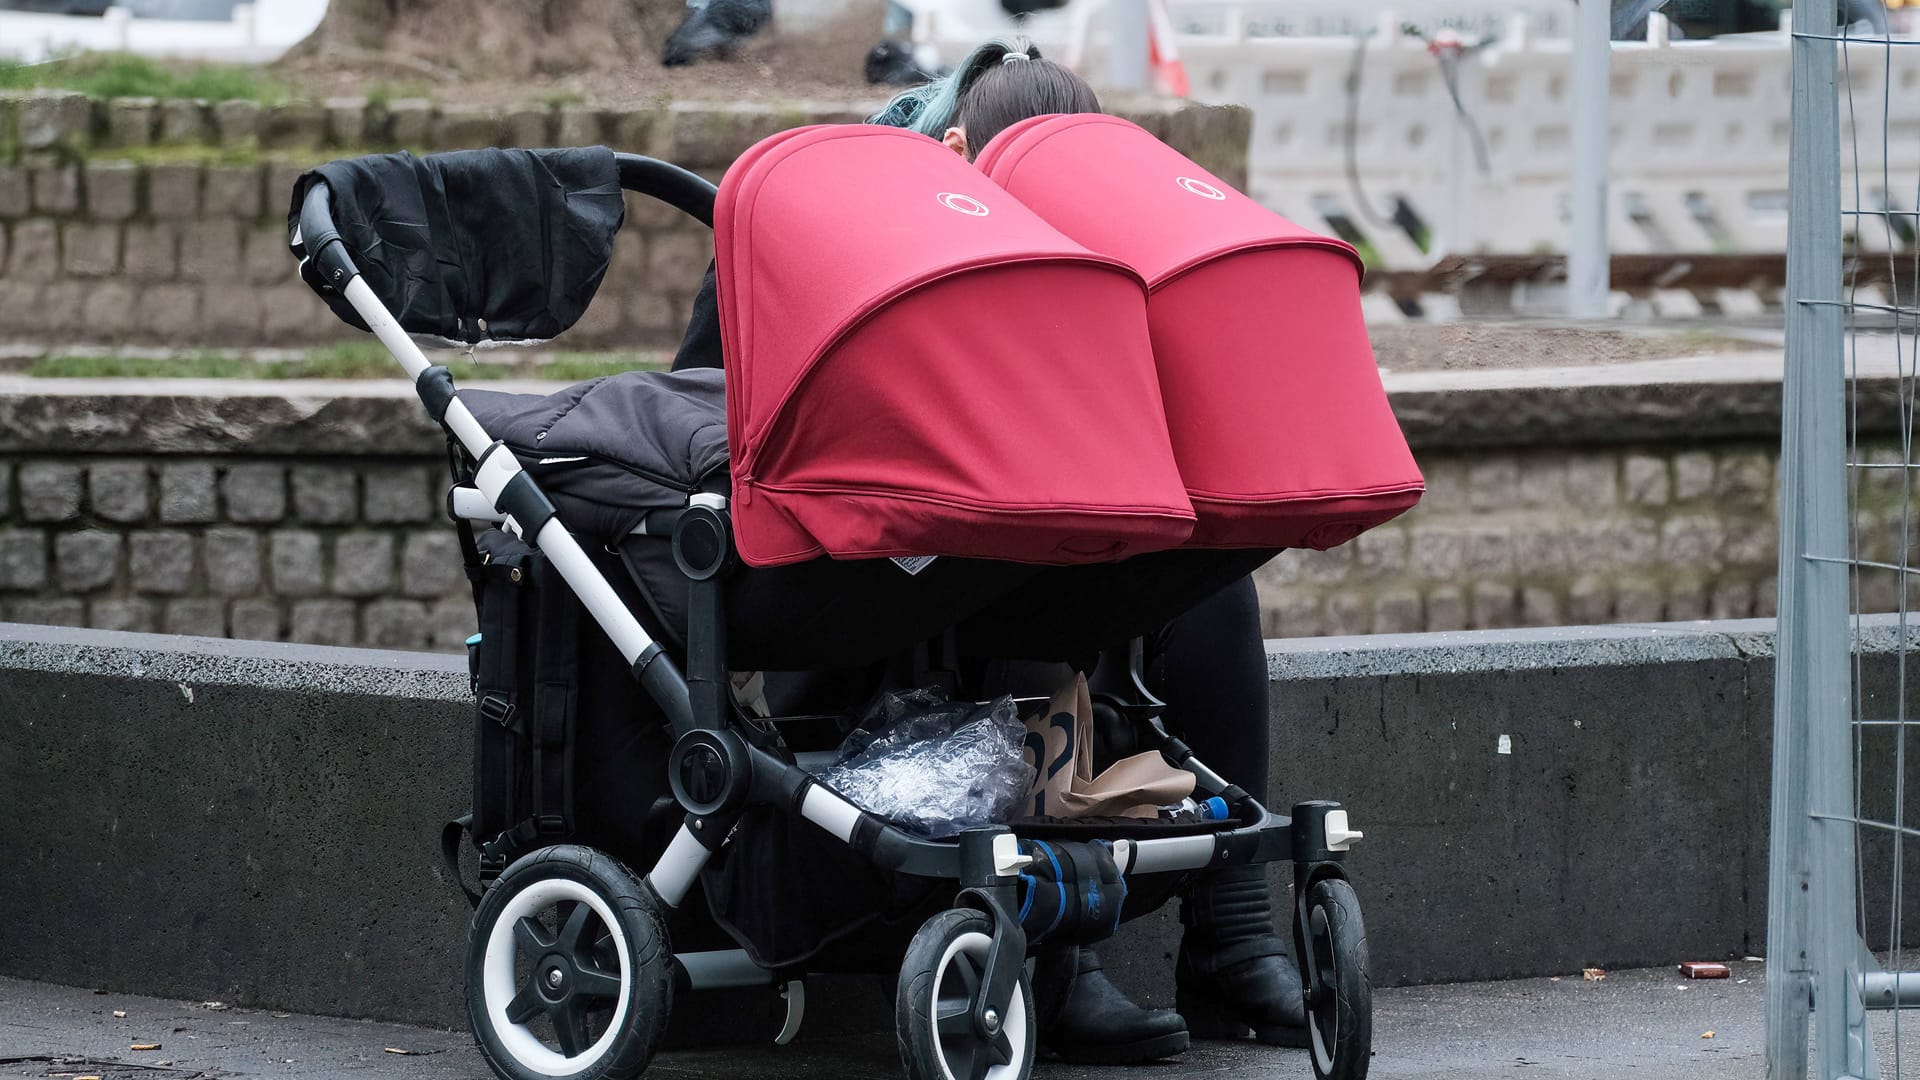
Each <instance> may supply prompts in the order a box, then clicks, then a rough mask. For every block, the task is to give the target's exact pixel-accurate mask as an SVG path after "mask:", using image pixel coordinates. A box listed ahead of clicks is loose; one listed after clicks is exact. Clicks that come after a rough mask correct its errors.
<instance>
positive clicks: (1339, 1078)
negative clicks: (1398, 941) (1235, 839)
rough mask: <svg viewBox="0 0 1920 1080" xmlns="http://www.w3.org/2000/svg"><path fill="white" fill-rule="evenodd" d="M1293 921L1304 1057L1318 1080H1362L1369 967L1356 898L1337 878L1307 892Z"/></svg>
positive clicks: (1368, 1034) (1368, 1054)
mask: <svg viewBox="0 0 1920 1080" xmlns="http://www.w3.org/2000/svg"><path fill="white" fill-rule="evenodd" d="M1306 921H1307V925H1306V926H1305V927H1302V926H1300V925H1299V923H1300V920H1299V919H1298V918H1296V919H1295V920H1294V923H1295V925H1294V928H1293V933H1294V956H1295V957H1296V958H1298V960H1299V964H1300V978H1301V982H1302V983H1303V984H1304V985H1306V986H1307V987H1308V988H1309V993H1308V997H1307V1037H1308V1043H1307V1048H1308V1056H1309V1058H1310V1059H1311V1060H1312V1063H1313V1075H1314V1076H1315V1077H1317V1078H1318V1080H1366V1075H1367V1066H1368V1065H1369V1063H1370V1060H1371V1058H1372V1057H1373V968H1372V966H1371V962H1370V961H1369V959H1368V957H1367V926H1366V923H1365V922H1364V921H1363V920H1362V919H1361V917H1360V898H1359V897H1358V896H1357V895H1355V894H1354V891H1353V886H1352V885H1351V884H1349V883H1348V882H1347V881H1345V880H1344V879H1342V878H1321V879H1320V880H1319V881H1316V882H1314V883H1313V886H1312V887H1311V888H1310V889H1308V890H1307V902H1306Z"/></svg>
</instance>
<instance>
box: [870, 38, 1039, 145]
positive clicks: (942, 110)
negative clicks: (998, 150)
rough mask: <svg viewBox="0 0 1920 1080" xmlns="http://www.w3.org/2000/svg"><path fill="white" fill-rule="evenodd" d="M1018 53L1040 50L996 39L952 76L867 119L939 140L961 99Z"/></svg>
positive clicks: (1035, 54) (902, 95)
mask: <svg viewBox="0 0 1920 1080" xmlns="http://www.w3.org/2000/svg"><path fill="white" fill-rule="evenodd" d="M1016 52H1017V53H1025V54H1026V55H1027V56H1028V57H1029V58H1032V59H1036V60H1037V59H1039V58H1040V50H1039V49H1036V48H1034V47H1033V45H1032V44H1030V43H1029V42H1027V41H1026V40H1025V39H1024V38H994V39H993V40H991V41H988V42H985V43H984V44H982V45H980V46H978V47H977V48H975V49H974V50H973V51H972V52H970V53H968V54H967V56H966V59H964V60H962V61H960V64H959V66H958V67H955V68H954V69H953V72H952V73H951V74H948V75H942V76H941V77H940V78H938V79H935V80H933V81H932V82H929V83H926V84H924V85H921V86H915V87H912V88H910V89H907V90H902V91H900V92H899V93H898V94H895V95H894V96H893V100H892V101H889V102H887V104H886V107H885V108H883V109H881V110H880V111H879V112H877V113H874V114H873V115H872V116H869V117H867V123H869V124H884V125H885V126H887V127H898V128H906V129H907V130H908V131H917V132H919V133H920V134H922V135H928V136H931V137H933V138H936V139H937V138H939V137H940V136H942V135H944V134H946V131H947V129H948V128H950V127H952V126H953V119H954V117H955V116H957V115H958V114H959V112H960V99H961V98H962V97H964V96H965V95H966V93H967V91H968V90H970V89H972V88H973V84H974V83H976V82H978V81H979V80H980V76H981V75H983V74H985V73H986V72H987V71H989V70H991V69H992V68H993V66H994V65H996V64H1004V63H1006V62H1007V54H1009V53H1016ZM1014 62H1015V63H1019V61H1017V60H1016V61H1014Z"/></svg>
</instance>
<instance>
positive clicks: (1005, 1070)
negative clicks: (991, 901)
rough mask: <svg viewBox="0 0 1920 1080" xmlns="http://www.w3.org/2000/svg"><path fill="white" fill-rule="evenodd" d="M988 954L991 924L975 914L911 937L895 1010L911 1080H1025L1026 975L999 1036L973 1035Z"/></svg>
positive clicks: (1030, 1035)
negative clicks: (975, 1009)
mask: <svg viewBox="0 0 1920 1080" xmlns="http://www.w3.org/2000/svg"><path fill="white" fill-rule="evenodd" d="M992 947H993V924H992V922H991V921H990V920H989V919H988V917H987V916H986V915H984V914H982V913H981V912H978V911H968V910H954V911H943V912H941V913H940V914H938V915H935V916H934V917H933V918H931V919H928V920H927V921H926V924H925V925H923V926H922V927H920V931H919V932H918V933H916V934H915V935H914V936H913V943H912V944H911V945H909V946H907V955H906V959H904V960H903V961H901V963H900V982H899V988H898V989H897V990H896V991H895V1003H894V1021H895V1026H896V1028H897V1033H898V1036H899V1039H900V1061H901V1063H902V1064H904V1065H905V1066H906V1069H907V1076H908V1078H909V1080H1027V1077H1028V1076H1029V1075H1030V1074H1031V1073H1032V1072H1033V1046H1034V1037H1035V1027H1034V1022H1033V994H1032V991H1031V988H1030V987H1029V986H1028V985H1027V976H1026V973H1025V972H1024V971H1023V972H1021V974H1020V979H1019V982H1018V983H1016V984H1015V985H1014V988H1013V998H1012V1000H1010V1001H1009V1002H1008V1003H1007V1009H1006V1013H1007V1015H1006V1016H1005V1017H1003V1018H999V1019H998V1020H997V1021H996V1023H997V1025H998V1030H996V1031H994V1032H993V1033H992V1035H991V1036H990V1037H982V1036H981V1035H980V1034H979V1033H978V1032H977V1031H975V1030H974V1026H973V1007H974V1003H975V1000H976V998H977V996H978V995H979V993H980V992H981V988H982V984H983V983H984V982H985V974H986V970H987V954H988V952H989V951H990V950H991V948H992Z"/></svg>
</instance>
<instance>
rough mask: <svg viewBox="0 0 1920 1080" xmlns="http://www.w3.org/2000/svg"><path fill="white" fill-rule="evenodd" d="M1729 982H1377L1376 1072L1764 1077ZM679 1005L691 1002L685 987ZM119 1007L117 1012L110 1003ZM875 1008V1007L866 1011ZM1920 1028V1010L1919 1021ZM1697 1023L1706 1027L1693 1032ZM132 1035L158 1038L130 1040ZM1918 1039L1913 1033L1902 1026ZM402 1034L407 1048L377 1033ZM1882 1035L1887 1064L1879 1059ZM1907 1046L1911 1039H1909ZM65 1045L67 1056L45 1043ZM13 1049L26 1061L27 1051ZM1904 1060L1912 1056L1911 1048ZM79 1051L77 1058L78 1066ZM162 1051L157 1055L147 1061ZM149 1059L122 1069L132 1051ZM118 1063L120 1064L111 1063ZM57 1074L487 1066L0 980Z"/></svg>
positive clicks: (1251, 1077)
mask: <svg viewBox="0 0 1920 1080" xmlns="http://www.w3.org/2000/svg"><path fill="white" fill-rule="evenodd" d="M1733 968H1734V977H1733V978H1732V979H1730V980H1726V981H1714V982H1690V981H1687V980H1683V979H1681V978H1679V977H1678V976H1677V975H1676V974H1675V973H1674V972H1673V970H1672V969H1670V968H1666V969H1650V970H1641V971H1621V972H1614V973H1612V974H1610V975H1609V976H1608V977H1607V978H1606V979H1605V980H1604V981H1600V982H1588V981H1585V980H1584V979H1582V977H1581V976H1580V974H1579V973H1578V972H1574V973H1571V974H1570V975H1569V976H1566V977H1561V978H1559V979H1527V980H1518V981H1513V982H1497V983H1467V984H1459V985H1453V986H1426V987H1408V988H1402V989H1391V990H1383V991H1380V992H1379V994H1378V996H1377V998H1376V1010H1375V1033H1376V1034H1375V1051H1376V1052H1375V1057H1374V1061H1373V1067H1372V1069H1371V1076H1373V1077H1374V1078H1376V1080H1410V1078H1428V1077H1488V1076H1496V1075H1519V1076H1528V1077H1552V1078H1566V1080H1574V1078H1581V1080H1610V1078H1616V1077H1621V1078H1624V1077H1633V1078H1635V1080H1680V1078H1689V1080H1690V1078H1693V1077H1759V1076H1761V1075H1763V1074H1764V1072H1765V1065H1764V1058H1763V1053H1764V1046H1765V1026H1764V1020H1763V1015H1764V1011H1765V1010H1764V995H1763V992H1762V979H1761V965H1760V964H1758V963H1736V964H1734V965H1733ZM683 1007H689V1008H693V1007H698V1005H697V999H691V1000H689V1001H688V1002H687V1003H686V1004H685V1005H684V1006H683ZM114 1010H121V1011H124V1012H125V1013H126V1014H127V1015H126V1017H125V1018H116V1017H114V1015H113V1012H114ZM879 1019H881V1017H880V1016H879V1015H878V1013H877V1012H876V1020H879ZM1914 1027H1916V1028H1920V1025H1914ZM1708 1032H1711V1033H1712V1037H1711V1038H1708V1037H1705V1036H1706V1035H1707V1033H1708ZM136 1041H144V1042H157V1043H159V1044H160V1045H161V1049H160V1050H158V1051H152V1052H145V1053H134V1052H132V1051H130V1050H129V1049H128V1047H129V1046H130V1045H132V1044H133V1043H134V1042H136ZM1903 1041H1905V1042H1909V1043H1920V1040H1906V1039H1903ZM388 1047H393V1048H395V1049H399V1050H407V1051H410V1052H411V1053H410V1054H408V1055H406V1056H401V1055H396V1054H390V1053H387V1052H386V1048H388ZM1888 1049H1889V1048H1887V1047H1883V1065H1884V1066H1886V1073H1887V1075H1892V1068H1891V1066H1892V1061H1891V1058H1890V1055H1889V1054H1888V1053H1887V1050H1888ZM1908 1050H1909V1051H1910V1052H1912V1053H1920V1046H1916V1045H1909V1046H1908ZM61 1058H66V1059H79V1060H69V1061H67V1062H66V1063H65V1064H62V1063H60V1062H58V1061H55V1060H49V1059H61ZM23 1059H24V1060H23ZM1911 1060H1913V1061H1915V1062H1920V1056H1916V1057H1913V1058H1912V1059H1911ZM87 1062H92V1064H87V1066H86V1067H85V1068H76V1066H78V1065H82V1064H86V1063H87ZM162 1062H165V1063H166V1065H165V1066H163V1067H160V1068H155V1067H154V1066H160V1064H161V1063H162ZM135 1064H137V1065H142V1066H146V1067H145V1068H128V1066H129V1065H135ZM116 1065H118V1066H119V1068H117V1069H116ZM54 1074H66V1075H69V1076H71V1075H75V1074H82V1075H98V1076H101V1077H102V1078H103V1080H121V1078H123V1077H132V1076H140V1077H151V1078H153V1080H168V1078H191V1077H208V1078H223V1080H224V1078H228V1077H234V1078H243V1077H333V1076H342V1077H345V1076H351V1077H364V1078H366V1080H389V1078H391V1080H466V1078H477V1080H483V1078H485V1077H487V1076H488V1075H489V1074H488V1072H487V1070H486V1067H485V1065H484V1063H483V1062H482V1061H481V1060H480V1058H479V1055H478V1054H477V1053H476V1052H475V1051H474V1050H473V1048H472V1045H471V1042H470V1040H469V1038H468V1036H467V1034H466V1033H465V1032H446V1031H436V1030H432V1029H427V1028H414V1027H404V1026H400V1025H394V1024H377V1023H369V1022H365V1021H355V1020H337V1019H327V1018H321V1017H311V1016H301V1015H288V1014H285V1013H271V1012H258V1011H251V1010H240V1009H221V1010H209V1009H208V1008H206V1007H205V1006H204V1005H198V1004H189V1003H183V1002H177V1001H163V1000H158V999H153V998H142V997H130V996H127V995H121V994H96V993H94V992H92V991H90V990H85V989H75V988H70V987H61V986H53V985H49V984H46V983H31V982H22V981H19V980H11V979H0V1080H27V1078H34V1080H39V1078H43V1077H47V1076H50V1075H54ZM647 1075H648V1076H650V1077H669V1078H687V1080H693V1078H700V1080H708V1078H711V1080H721V1078H742V1080H759V1078H767V1080H774V1078H779V1080H795V1078H806V1077H837V1078H844V1080H869V1078H871V1080H882V1078H885V1080H892V1078H895V1077H898V1076H899V1075H901V1074H900V1070H899V1064H898V1061H897V1060H896V1058H895V1056H894V1047H893V1039H892V1037H891V1035H890V1034H889V1033H886V1032H884V1031H881V1032H876V1033H874V1034H871V1035H843V1036H837V1037H832V1038H822V1039H812V1040H809V1039H808V1038H807V1037H806V1035H805V1034H804V1032H803V1034H802V1036H801V1039H800V1041H799V1042H797V1043H796V1044H795V1045H793V1046H790V1047H786V1048H779V1047H771V1046H769V1047H765V1048H753V1047H731V1048H727V1049H717V1050H691V1051H674V1052H669V1053H667V1054H663V1055H661V1056H660V1057H659V1058H658V1059H656V1060H655V1062H654V1065H653V1067H652V1068H651V1069H650V1070H649V1071H648V1073H647ZM1035 1075H1036V1076H1039V1077H1042V1078H1045V1080H1093V1078H1096V1077H1119V1076H1136V1077H1140V1078H1141V1080H1172V1078H1174V1077H1208V1078H1214V1080H1256V1078H1258V1080H1285V1078H1290V1077H1296V1076H1297V1077H1302V1078H1305V1077H1310V1076H1311V1075H1312V1070H1311V1068H1310V1066H1309V1065H1308V1062H1307V1058H1306V1053H1305V1052H1304V1051H1300V1050H1281V1049H1272V1048H1267V1047H1259V1046H1253V1045H1251V1044H1218V1043H1204V1044H1199V1045H1197V1046H1196V1048H1195V1049H1193V1050H1191V1051H1189V1052H1188V1053H1187V1054H1185V1055H1183V1056H1182V1057H1181V1058H1179V1059H1178V1060H1176V1061H1172V1062H1166V1063H1161V1064H1156V1065H1151V1066H1143V1067H1139V1068H1136V1069H1124V1070H1123V1069H1114V1068H1090V1067H1076V1066H1068V1065H1063V1064H1060V1063H1057V1062H1056V1063H1043V1064H1042V1065H1041V1067H1040V1068H1038V1069H1037V1070H1036V1072H1035Z"/></svg>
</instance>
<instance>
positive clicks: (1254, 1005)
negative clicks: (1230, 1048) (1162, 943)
mask: <svg viewBox="0 0 1920 1080" xmlns="http://www.w3.org/2000/svg"><path fill="white" fill-rule="evenodd" d="M1180 921H1181V922H1182V923H1184V924H1185V925H1186V928H1187V932H1186V934H1185V936H1183V937H1182V938H1181V939H1180V959H1179V962H1178V963H1177V964H1175V965H1174V969H1173V981H1174V994H1175V996H1174V1003H1175V1007H1176V1008H1178V1009H1179V1010H1180V1015H1181V1016H1183V1017H1185V1018H1186V1020H1187V1027H1188V1029H1189V1030H1191V1031H1192V1032H1193V1036H1194V1038H1197V1039H1237V1038H1241V1037H1242V1036H1245V1035H1247V1034H1249V1033H1251V1034H1253V1035H1254V1036H1255V1037H1257V1038H1258V1039H1259V1040H1260V1041H1261V1042H1263V1043H1267V1044H1269V1045H1272V1046H1305V1045H1307V1014H1306V1003H1305V1001H1304V1000H1303V999H1302V997H1301V993H1300V970H1299V969H1298V968H1296V967H1295V966H1294V964H1293V961H1292V960H1290V959H1288V957H1287V945H1286V942H1285V941H1284V940H1283V939H1282V938H1281V937H1280V936H1279V935H1278V934H1275V933H1274V931H1273V904H1272V901H1271V900H1270V899H1269V898H1268V895H1267V875H1266V871H1265V869H1264V868H1262V867H1258V866H1236V867H1232V868H1229V869H1225V870H1219V871H1215V872H1214V873H1211V874H1208V875H1206V876H1205V877H1203V878H1201V879H1200V880H1199V881H1197V882H1195V883H1194V885H1193V888H1192V890H1191V891H1190V892H1189V893H1188V895H1187V898H1186V900H1185V902H1184V903H1182V904H1181V905H1180Z"/></svg>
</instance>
